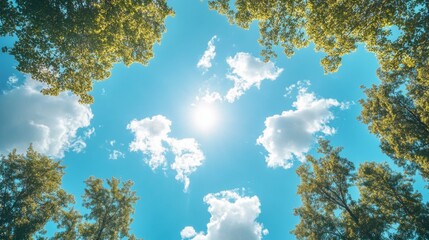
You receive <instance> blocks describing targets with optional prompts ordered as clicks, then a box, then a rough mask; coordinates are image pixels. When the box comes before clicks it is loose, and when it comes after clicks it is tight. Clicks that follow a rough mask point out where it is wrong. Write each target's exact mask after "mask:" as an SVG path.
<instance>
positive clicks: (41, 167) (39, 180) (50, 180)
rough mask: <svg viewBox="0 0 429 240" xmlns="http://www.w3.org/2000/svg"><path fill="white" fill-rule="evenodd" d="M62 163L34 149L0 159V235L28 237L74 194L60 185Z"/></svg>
mask: <svg viewBox="0 0 429 240" xmlns="http://www.w3.org/2000/svg"><path fill="white" fill-rule="evenodd" d="M63 170H64V167H63V166H62V165H61V164H60V162H57V161H54V160H52V159H50V158H48V157H46V156H42V155H40V154H38V153H36V152H35V151H34V150H33V148H32V147H31V146H30V148H29V149H28V151H27V154H26V155H21V154H17V153H16V151H13V152H11V153H10V154H9V155H8V156H7V157H2V159H1V162H0V239H31V238H32V236H34V235H35V234H36V233H37V232H39V231H41V230H43V227H44V226H45V224H46V223H47V222H48V221H50V220H52V219H53V218H56V217H58V216H59V213H60V212H61V209H62V208H64V207H66V206H67V205H68V204H69V203H71V202H72V201H73V197H72V196H71V195H69V194H67V193H66V192H65V191H64V190H63V189H62V188H61V179H62V176H63V175H64V171H63Z"/></svg>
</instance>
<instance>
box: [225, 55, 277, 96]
mask: <svg viewBox="0 0 429 240" xmlns="http://www.w3.org/2000/svg"><path fill="white" fill-rule="evenodd" d="M226 62H227V63H228V65H229V67H230V68H231V74H228V75H227V78H228V79H230V80H231V81H233V82H234V87H233V88H231V89H229V91H228V93H227V94H226V96H225V98H226V100H227V101H228V102H234V101H235V100H236V99H238V98H239V97H240V96H241V95H243V94H244V92H245V91H247V90H249V89H250V88H251V87H252V86H256V87H257V88H259V87H260V85H261V82H262V81H263V80H266V79H268V80H276V79H277V77H278V76H279V75H280V73H282V72H283V69H282V68H278V67H276V66H275V65H274V63H272V62H263V61H261V60H260V59H259V58H256V57H253V56H252V55H250V54H249V53H244V52H239V53H237V54H235V56H234V57H228V58H227V59H226Z"/></svg>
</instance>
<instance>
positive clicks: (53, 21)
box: [0, 0, 174, 103]
mask: <svg viewBox="0 0 429 240" xmlns="http://www.w3.org/2000/svg"><path fill="white" fill-rule="evenodd" d="M0 12H1V14H0V36H7V35H10V36H14V37H16V38H17V41H16V42H15V43H14V45H13V47H6V46H4V47H3V48H2V50H3V52H8V53H10V54H12V55H13V56H14V57H15V59H16V60H17V61H18V66H17V70H19V71H21V72H23V73H27V74H30V75H31V77H32V78H33V79H35V80H38V81H41V82H43V83H46V84H47V88H45V89H43V90H42V92H43V93H44V94H49V95H58V94H59V93H60V92H63V91H66V90H69V91H71V92H73V93H74V94H76V95H77V96H79V97H80V102H82V103H92V102H93V97H92V96H90V95H89V94H88V93H89V92H90V91H91V90H92V83H93V80H103V79H106V78H108V77H109V75H110V69H111V68H112V66H113V64H114V63H117V62H124V63H125V64H126V65H127V66H128V65H130V64H131V63H133V62H138V63H141V64H145V65H146V64H148V62H149V60H150V59H151V58H152V57H153V55H154V54H153V46H154V44H155V43H159V42H160V40H161V37H162V34H163V33H164V32H165V31H166V28H165V24H164V22H165V19H166V17H168V16H171V15H173V14H174V12H173V10H172V9H171V8H169V7H168V6H167V3H166V0H149V1H148V0H134V1H124V0H101V1H96V0H79V1H74V0H17V1H11V0H5V1H1V2H0Z"/></svg>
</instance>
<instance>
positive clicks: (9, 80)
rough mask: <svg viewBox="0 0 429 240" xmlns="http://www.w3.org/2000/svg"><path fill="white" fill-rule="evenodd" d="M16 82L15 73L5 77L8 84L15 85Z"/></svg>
mask: <svg viewBox="0 0 429 240" xmlns="http://www.w3.org/2000/svg"><path fill="white" fill-rule="evenodd" d="M17 82H18V78H17V77H16V76H15V75H12V76H10V77H9V78H8V79H7V84H9V85H15V83H17Z"/></svg>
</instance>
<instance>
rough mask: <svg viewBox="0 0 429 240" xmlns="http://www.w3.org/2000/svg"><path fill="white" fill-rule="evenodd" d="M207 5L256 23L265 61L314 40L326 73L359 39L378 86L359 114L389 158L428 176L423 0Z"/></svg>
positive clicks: (428, 67) (225, 0)
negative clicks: (374, 64)
mask: <svg viewBox="0 0 429 240" xmlns="http://www.w3.org/2000/svg"><path fill="white" fill-rule="evenodd" d="M209 7H210V8H211V9H214V10H216V11H217V12H219V13H220V14H224V15H226V16H227V17H228V20H229V22H230V23H232V24H237V25H238V26H240V27H243V28H248V27H249V26H250V24H251V23H252V22H253V21H257V22H258V27H259V31H260V39H259V43H260V44H261V45H262V47H263V50H262V53H261V54H262V55H263V56H265V59H266V60H269V59H270V58H271V57H273V56H276V54H275V51H274V47H276V46H280V47H281V48H283V50H284V52H285V54H286V55H287V56H288V57H290V56H292V55H293V54H294V51H295V49H299V48H302V47H306V46H308V45H309V44H310V43H313V44H314V46H315V49H316V50H317V51H322V52H324V53H325V54H326V56H325V57H324V58H323V59H322V60H321V65H322V66H323V68H324V69H325V73H330V72H335V71H337V70H338V68H339V67H340V65H341V59H342V56H344V55H345V54H348V53H351V52H353V51H355V50H356V49H357V46H358V44H359V43H363V44H365V46H366V48H367V49H368V50H369V51H371V52H373V53H374V54H375V56H376V57H377V59H378V61H379V64H380V68H379V69H378V71H377V73H378V76H379V78H380V80H381V84H380V85H379V86H373V87H371V88H369V89H367V90H366V91H365V92H366V95H367V99H365V100H362V101H361V104H362V106H363V111H362V113H361V118H360V119H361V120H362V122H364V123H366V124H368V127H369V130H370V131H371V132H372V133H374V134H376V136H378V137H379V138H380V140H381V148H382V150H383V151H384V152H385V153H386V154H388V155H389V156H390V157H392V158H393V159H394V160H395V161H396V163H398V164H399V165H401V166H406V167H407V169H408V170H416V169H417V170H419V171H420V173H421V174H422V176H423V177H424V178H426V179H429V144H428V141H429V135H428V134H429V127H428V126H429V115H428V114H429V101H427V100H428V99H429V81H428V79H429V3H428V1H424V0H408V1H404V0H401V1H393V0H359V1H336V0H329V1H317V0H309V1H303V0H290V1H285V0H267V1H256V0H252V1H247V0H235V1H232V0H212V1H210V2H209ZM409 172H414V171H409Z"/></svg>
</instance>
